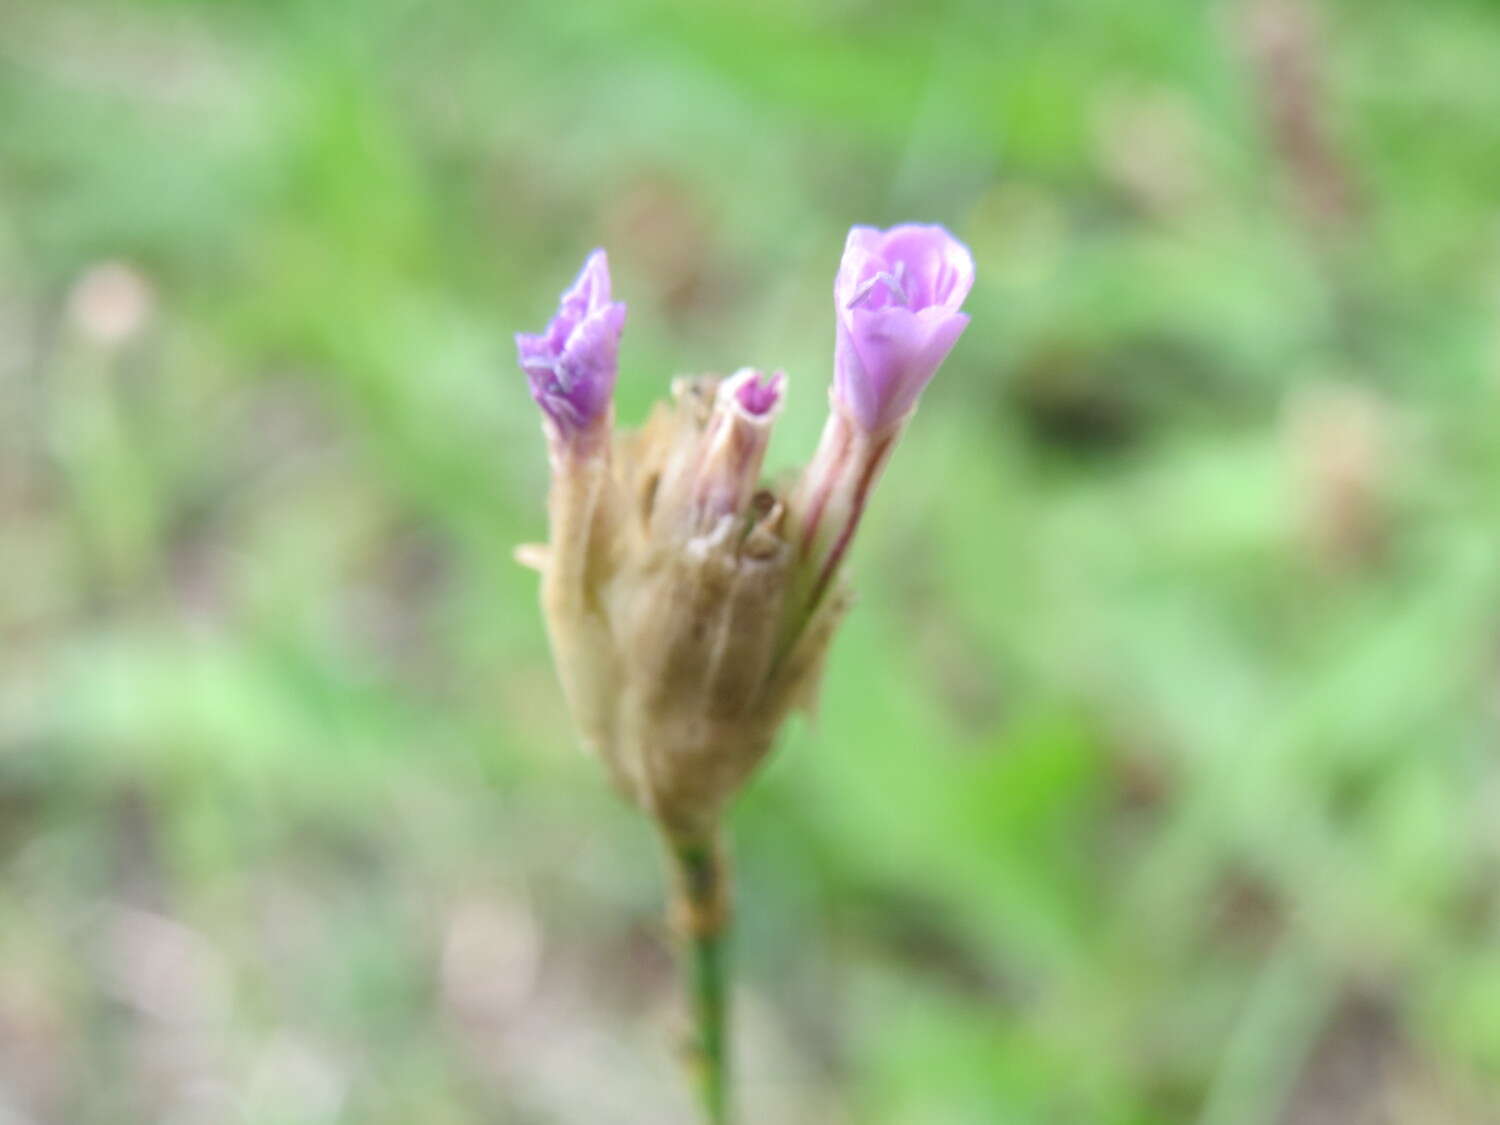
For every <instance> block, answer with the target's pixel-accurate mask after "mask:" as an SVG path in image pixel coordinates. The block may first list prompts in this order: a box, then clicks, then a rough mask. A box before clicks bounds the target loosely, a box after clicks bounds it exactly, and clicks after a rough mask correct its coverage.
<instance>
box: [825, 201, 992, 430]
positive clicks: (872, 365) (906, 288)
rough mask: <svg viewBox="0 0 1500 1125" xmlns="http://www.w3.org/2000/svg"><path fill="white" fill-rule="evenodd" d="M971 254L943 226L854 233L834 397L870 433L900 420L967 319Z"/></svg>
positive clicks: (838, 296)
mask: <svg viewBox="0 0 1500 1125" xmlns="http://www.w3.org/2000/svg"><path fill="white" fill-rule="evenodd" d="M973 284H974V259H973V257H972V256H971V255H970V254H969V251H968V248H967V247H965V246H964V244H963V243H962V242H959V241H958V239H956V238H954V237H953V236H952V235H951V234H949V233H948V231H947V230H945V229H944V228H942V227H940V226H923V225H918V224H914V223H907V224H904V225H902V226H896V227H891V228H890V229H889V230H885V231H881V230H876V229H875V228H874V227H854V228H853V229H852V230H850V231H849V239H848V241H847V242H846V243H845V244H844V259H843V262H842V263H841V265H840V266H839V272H838V277H837V279H836V280H835V281H834V285H833V293H834V311H835V314H836V316H837V337H836V339H835V344H834V375H833V396H834V400H835V404H836V405H837V406H838V407H840V408H841V409H843V410H844V411H846V412H847V413H848V414H849V416H850V418H851V419H852V420H853V421H854V422H856V423H857V424H858V425H859V426H860V427H861V428H862V429H864V430H866V431H868V432H870V433H872V434H876V433H881V432H882V431H884V430H887V429H889V428H890V427H892V426H894V425H896V424H897V423H899V422H900V421H902V420H903V419H904V418H905V417H906V415H907V414H908V413H910V412H911V409H912V407H913V406H915V405H916V402H917V397H918V396H919V395H920V394H921V393H922V390H923V388H924V387H926V386H927V384H928V382H929V381H930V380H931V379H932V377H933V375H934V374H936V372H937V369H938V367H939V366H940V365H941V364H942V362H943V360H944V359H946V358H947V356H948V353H949V352H950V351H951V350H952V349H953V345H954V344H955V343H957V342H958V338H959V336H960V335H962V333H963V330H964V328H965V327H967V326H968V323H969V318H968V316H967V315H966V314H964V313H962V312H960V311H959V309H960V306H962V305H963V302H964V298H965V297H967V296H968V295H969V290H970V288H972V286H973Z"/></svg>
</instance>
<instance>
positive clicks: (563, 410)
mask: <svg viewBox="0 0 1500 1125" xmlns="http://www.w3.org/2000/svg"><path fill="white" fill-rule="evenodd" d="M624 326H625V306H624V304H622V303H621V302H619V301H611V300H610V284H609V260H608V259H607V258H606V257H605V255H604V251H603V250H595V251H594V252H593V253H592V254H590V255H589V256H588V259H587V260H586V261H585V262H584V263H583V269H582V270H581V271H580V272H579V274H578V278H577V280H576V281H574V282H573V285H572V287H571V288H569V289H568V290H567V292H565V293H564V294H563V295H562V300H561V301H560V302H558V306H557V315H556V316H554V317H553V318H552V319H551V320H550V321H549V322H548V323H547V329H546V331H544V332H542V333H540V334H537V335H532V334H530V333H526V332H517V333H516V353H517V356H518V357H519V359H520V363H521V369H522V370H523V371H525V372H526V379H527V382H528V383H530V385H531V397H532V398H534V399H535V400H536V404H537V405H538V406H540V407H541V408H542V410H543V412H545V414H546V415H547V418H548V419H549V420H550V421H551V423H552V425H553V426H554V427H555V428H556V430H557V432H558V434H559V435H561V436H562V437H564V438H569V437H572V436H574V435H576V434H577V433H579V432H580V431H582V430H584V429H587V428H588V427H589V426H590V425H591V424H592V423H593V422H595V421H596V420H597V419H599V418H600V417H602V416H603V415H604V414H605V413H606V411H607V409H608V407H609V401H610V396H611V395H612V394H613V393H614V387H615V376H616V374H617V373H618V371H619V362H618V355H619V346H620V332H621V330H622V329H623V328H624Z"/></svg>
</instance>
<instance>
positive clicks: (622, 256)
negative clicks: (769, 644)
mask: <svg viewBox="0 0 1500 1125" xmlns="http://www.w3.org/2000/svg"><path fill="white" fill-rule="evenodd" d="M1247 6H1248V5H1247V3H1244V2H1242V3H1238V4H1235V3H1224V4H1219V5H1204V4H1200V3H1197V2H1196V0H1154V2H1151V3H1145V2H1137V3H1116V2H1110V3H1083V2H1081V0H1070V2H1058V3H1047V4H1043V3H1010V4H996V3H992V2H990V0H949V2H946V3H937V4H915V3H897V4H888V5H886V4H883V5H874V4H861V3H850V2H834V0H823V2H818V3H810V4H790V3H775V4H764V3H762V4H752V3H736V4H725V5H702V4H687V3H678V2H668V0H658V2H655V3H651V2H647V0H633V2H621V3H604V2H598V3H593V2H590V3H579V4H563V3H548V4H541V3H532V2H529V0H512V2H509V3H505V4H485V3H480V2H478V0H443V2H440V3H433V4H427V5H420V4H414V3H409V2H405V0H369V2H365V3H355V2H354V0H334V2H328V0H276V2H256V0H231V2H223V3H213V4H209V3H191V2H187V0H176V2H169V0H154V2H148V0H134V2H132V3H106V2H104V0H97V2H95V0H78V2H75V3H69V4H66V5H63V4H52V3H44V2H42V0H17V2H15V3H12V4H10V5H6V6H4V7H3V9H0V1119H4V1120H7V1121H8V1120H10V1119H11V1118H12V1117H14V1118H16V1119H17V1120H20V1121H37V1122H44V1121H68V1122H74V1123H78V1125H89V1123H93V1122H100V1123H102V1122H110V1123H112V1125H113V1123H116V1122H161V1121H215V1122H219V1121H230V1120H237V1119H242V1120H246V1121H253V1122H256V1123H260V1122H270V1123H279V1122H288V1123H292V1122H297V1123H311V1122H324V1121H326V1122H334V1121H339V1122H358V1123H360V1125H366V1123H369V1125H378V1123H384V1122H390V1123H392V1125H397V1123H408V1122H413V1121H420V1122H423V1123H424V1125H428V1123H433V1125H444V1123H447V1122H454V1123H459V1122H479V1121H486V1122H488V1121H504V1122H518V1123H522V1125H529V1123H532V1122H535V1123H543V1122H554V1121H557V1122H572V1121H579V1122H583V1121H587V1122H590V1123H596V1125H597V1123H609V1122H620V1123H622V1125H625V1123H639V1122H670V1121H685V1120H687V1119H688V1115H689V1113H690V1104H689V1101H688V1095H687V1091H686V1089H685V1088H684V1087H683V1085H682V1083H681V1082H680V1076H679V1074H678V1073H677V1072H676V1070H675V1062H674V1058H673V1046H674V1042H675V1024H674V1019H673V1014H672V1011H671V1006H672V1004H673V984H674V978H673V974H672V968H671V964H670V961H669V957H668V945H667V941H666V936H665V934H664V933H663V932H662V929H661V925H660V923H659V920H658V918H659V908H660V900H661V894H662V891H661V887H660V886H659V883H658V875H657V872H656V863H657V856H656V854H655V849H654V845H653V843H652V840H651V839H650V836H649V833H648V832H647V830H646V828H645V826H644V824H643V823H641V822H640V821H639V820H638V819H637V818H636V817H635V816H634V815H633V814H632V813H631V812H630V811H629V810H627V809H624V808H622V807H620V806H619V805H618V804H617V803H616V801H615V800H614V799H613V797H612V796H611V795H610V794H609V793H608V792H607V790H606V786H605V784H604V781H603V778H602V773H601V771H599V770H598V769H596V768H594V766H593V764H592V763H590V762H588V761H586V760H585V759H584V758H583V757H582V755H580V754H579V753H577V752H576V750H575V749H574V744H573V741H572V736H571V733H570V729H569V724H568V721H567V717H566V715H565V713H564V710H563V704H562V700H561V697H560V694H559V692H558V689H557V687H556V684H555V681H554V679H553V676H552V672H551V668H550V665H549V660H548V655H547V651H546V643H545V638H544V636H543V633H542V630H541V626H540V621H539V618H538V615H537V612H536V606H535V589H534V576H533V575H531V574H530V573H528V572H525V571H523V570H521V569H520V568H518V567H516V566H515V565H514V564H513V563H512V561H511V557H510V552H511V550H512V548H513V546H514V545H515V544H516V543H518V542H523V541H527V540H534V539H539V538H541V537H542V536H543V535H544V532H545V517H544V492H545V487H546V463H545V453H544V449H543V445H542V441H541V438H540V435H539V433H538V427H537V420H536V417H535V413H534V410H533V408H532V407H531V404H530V402H529V401H528V399H527V397H526V394H525V389H524V382H523V379H522V377H521V376H520V374H519V372H517V371H516V370H515V368H514V363H513V357H512V354H511V344H510V334H511V333H512V332H514V331H516V330H518V329H530V328H535V327H536V326H537V325H539V324H540V323H542V322H543V321H544V320H545V318H546V316H547V315H548V314H549V312H550V310H551V308H552V305H553V302H554V301H555V298H556V293H557V291H558V290H559V289H560V288H561V287H562V286H563V285H564V284H566V282H567V281H568V280H569V278H570V277H571V276H572V273H573V271H574V270H575V269H576V268H577V264H578V262H579V261H581V259H582V257H583V255H584V253H585V252H586V251H587V250H588V249H589V248H591V247H592V246H594V245H598V244H603V245H606V246H608V248H609V250H610V254H611V261H612V264H613V266H614V272H615V278H616V288H617V290H618V292H619V294H620V295H621V296H623V298H624V299H625V300H626V301H627V302H628V303H629V305H630V320H629V323H628V325H627V331H626V337H625V343H624V348H623V356H622V358H623V371H622V376H621V383H620V390H619V409H620V413H621V415H622V417H623V419H624V420H625V421H627V422H635V421H638V420H639V419H640V418H642V417H643V416H644V413H645V411H646V409H647V407H648V405H649V404H650V402H651V401H653V400H654V399H655V398H657V397H658V396H660V395H661V394H663V393H664V391H665V388H666V384H667V381H668V379H669V378H670V377H671V376H672V375H674V374H678V373H681V372H683V371H690V370H704V369H717V370H729V369H733V368H734V367H737V366H739V365H741V364H743V363H753V364H757V365H761V366H767V367H769V366H785V367H786V368H787V369H788V370H789V371H790V372H791V378H792V389H791V402H790V408H789V412H788V414H787V416H786V417H785V419H784V420H783V423H782V425H781V429H780V432H779V433H778V435H777V438H776V442H775V445H774V448H773V450H772V462H773V467H775V468H777V469H778V470H785V469H787V468H790V467H791V466H794V465H796V464H798V463H800V462H801V461H802V460H804V459H805V458H806V457H807V456H808V455H809V454H810V452H811V448H812V446H813V444H814V442H815V440H816V435H817V432H818V428H819V426H820V424H821V415H822V410H823V402H824V387H825V384H826V380H827V377H828V373H829V364H830V354H831V346H832V323H831V317H830V315H829V314H830V311H831V310H830V307H829V293H828V290H829V283H830V280H831V277H832V273H833V271H834V268H835V266H836V263H837V259H838V254H839V250H840V247H841V245H842V240H843V236H844V232H845V231H846V229H847V227H848V226H849V225H850V224H851V223H855V222H873V223H879V224H886V223H890V222H895V221H900V220H903V219H917V220H924V221H940V222H944V223H946V224H948V225H949V226H950V227H951V228H952V229H954V230H955V231H956V232H957V233H958V234H959V235H960V236H961V237H962V238H964V239H965V240H966V241H967V242H968V243H969V244H970V245H971V246H972V247H973V249H974V251H975V255H976V258H977V260H978V264H979V282H978V284H977V286H976V289H975V291H974V294H973V297H972V299H971V302H970V306H969V307H970V311H971V313H972V315H973V324H972V327H971V328H970V330H969V332H968V334H967V335H966V337H965V339H964V340H963V342H962V344H961V345H960V346H959V348H958V350H957V351H956V352H955V354H954V356H953V358H952V360H951V361H950V363H949V364H948V366H947V367H946V368H945V370H944V372H943V373H942V375H941V376H940V378H939V379H938V381H937V382H936V383H935V384H934V386H933V388H932V390H931V391H930V393H929V394H928V396H927V398H926V400H925V401H924V404H923V407H922V409H921V411H920V413H919V415H918V416H917V418H916V419H915V421H914V422H913V424H912V426H911V428H910V430H909V433H908V436H907V438H906V439H905V441H904V443H903V446H902V448H901V449H900V450H899V451H898V453H897V454H896V456H895V459H894V462H893V466H892V469H891V472H890V474H889V476H888V477H887V479H886V480H885V482H884V483H883V484H882V486H881V489H880V492H879V494H878V496H877V499H876V500H875V502H874V506H873V510H872V511H871V513H870V515H869V517H868V519H867V520H866V522H865V530H864V531H863V532H862V534H861V542H860V544H859V547H858V549H857V551H856V552H855V555H854V558H853V577H854V579H855V581H856V582H857V586H858V591H859V601H858V604H857V606H856V608H855V610H854V612H853V614H852V616H851V618H850V620H849V622H848V624H847V626H846V628H845V629H844V631H843V633H842V635H841V637H840V638H839V640H838V642H837V643H836V645H835V650H834V654H833V658H832V661H831V663H830V667H829V671H828V679H827V684H826V690H825V692H824V698H823V701H822V707H821V710H820V714H819V715H818V717H817V719H816V721H815V722H798V723H796V724H794V726H793V727H792V729H791V730H789V731H788V732H787V734H786V736H785V737H784V739H783V745H782V746H781V748H780V750H779V751H778V753H777V755H776V757H775V759H774V760H773V762H772V763H771V765H770V766H769V767H768V768H767V769H766V771H765V772H764V774H763V775H762V776H761V777H760V778H759V779H758V780H757V782H756V783H755V784H754V786H753V787H752V789H751V791H750V793H749V794H748V796H747V797H746V799H745V800H744V801H743V802H742V804H741V807H740V809H739V810H738V811H737V814H736V818H735V830H736V835H737V851H738V855H739V882H740V896H741V911H740V918H739V921H738V929H737V936H736V940H735V948H734V958H735V962H736V965H737V967H738V969H739V972H740V978H739V985H738V987H739V989H740V993H739V995H738V996H737V997H736V1009H737V1012H738V1016H739V1019H740V1021H741V1024H742V1026H741V1027H740V1028H739V1029H738V1030H737V1036H736V1039H737V1046H738V1048H739V1049H740V1050H742V1052H743V1053H744V1058H743V1060H742V1061H741V1062H740V1063H739V1064H737V1066H736V1072H737V1076H738V1080H739V1081H740V1082H741V1084H742V1089H741V1096H742V1099H743V1106H744V1108H745V1110H746V1111H747V1112H746V1113H745V1115H744V1119H745V1120H746V1121H747V1122H748V1121H756V1122H759V1121H776V1122H788V1123H793V1125H795V1123H798V1122H809V1123H810V1122H820V1123H821V1122H829V1121H832V1122H860V1123H865V1122H869V1123H874V1125H880V1123H891V1125H970V1123H973V1125H989V1123H992V1122H1006V1123H1032V1122H1035V1123H1037V1125H1054V1123H1066V1122H1078V1123H1081V1125H1158V1123H1160V1125H1173V1123H1178V1122H1201V1123H1203V1125H1256V1123H1261V1122H1264V1123H1267V1125H1270V1123H1273V1122H1287V1123H1290V1125H1310V1123H1311V1122H1313V1121H1315V1120H1319V1119H1320V1118H1318V1117H1316V1114H1317V1113H1318V1112H1320V1111H1322V1112H1329V1111H1328V1109H1327V1106H1329V1105H1334V1106H1335V1107H1336V1110H1335V1112H1336V1116H1335V1117H1333V1118H1328V1119H1336V1120H1339V1121H1341V1122H1349V1123H1351V1125H1360V1123H1361V1122H1365V1121H1370V1122H1374V1121H1377V1120H1385V1118H1380V1117H1378V1116H1376V1113H1377V1109H1376V1108H1375V1107H1376V1106H1377V1103H1382V1102H1383V1103H1386V1104H1387V1105H1394V1106H1398V1107H1400V1108H1399V1109H1398V1110H1393V1111H1392V1112H1396V1113H1397V1116H1396V1117H1394V1118H1390V1119H1391V1120H1401V1121H1407V1120H1411V1121H1416V1120H1432V1121H1437V1122H1450V1121H1451V1122H1455V1123H1462V1125H1479V1123H1482V1122H1489V1121H1496V1120H1500V1104H1497V1095H1496V1091H1497V1090H1500V1018H1497V1015H1496V1013H1497V1012H1500V961H1497V955H1496V953H1495V950H1496V949H1497V948H1500V900H1497V898H1496V895H1495V885H1494V878H1495V872H1496V869H1497V866H1496V865H1497V863H1500V832H1497V829H1496V824H1497V822H1500V820H1497V814H1496V801H1497V799H1500V798H1497V794H1500V765H1497V761H1496V759H1495V747H1496V744H1497V724H1500V711H1497V703H1496V700H1497V698H1500V697H1497V690H1500V563H1497V561H1496V560H1497V558H1500V409H1497V408H1500V316H1497V312H1500V243H1497V241H1496V239H1495V231H1496V214H1495V207H1494V201H1495V199H1496V198H1500V147H1497V146H1496V145H1495V144H1493V143H1492V142H1493V133H1494V128H1493V123H1494V122H1495V121H1496V120H1497V119H1500V83H1496V82H1495V81H1494V77H1493V76H1494V74H1496V73H1497V72H1500V18H1497V16H1496V14H1495V12H1494V10H1493V9H1492V7H1491V6H1490V5H1488V4H1487V3H1481V2H1478V0H1472V2H1462V0H1444V2H1439V3H1430V4H1425V5H1413V4H1404V3H1397V2H1394V0H1329V2H1328V3H1326V4H1324V5H1322V6H1321V11H1320V13H1319V19H1318V23H1319V24H1320V25H1321V27H1322V32H1323V33H1322V35H1321V36H1320V37H1317V38H1315V40H1314V44H1315V46H1314V47H1313V48H1312V49H1313V52H1314V54H1315V56H1316V60H1317V62H1318V65H1319V67H1320V69H1321V74H1322V82H1321V90H1320V93H1319V94H1318V101H1317V107H1316V112H1317V114H1318V115H1319V116H1320V117H1321V118H1322V120H1323V121H1324V123H1325V125H1326V131H1327V134H1328V137H1329V146H1330V148H1331V150H1332V152H1333V153H1334V155H1335V159H1336V162H1337V164H1338V165H1340V166H1341V167H1342V169H1343V173H1344V174H1345V175H1346V176H1347V177H1348V179H1349V181H1350V182H1351V183H1352V184H1353V185H1354V188H1355V195H1356V198H1357V199H1358V207H1357V209H1356V211H1355V212H1354V215H1353V218H1352V219H1351V220H1350V221H1349V223H1348V225H1347V226H1346V227H1344V228H1342V229H1333V230H1330V229H1327V228H1324V227H1319V226H1318V225H1317V224H1316V223H1314V222H1311V221H1309V220H1308V218H1307V217H1306V214H1305V212H1304V211H1302V210H1301V209H1299V205H1298V189H1297V185H1296V181H1295V177H1294V175H1293V173H1292V172H1291V170H1290V169H1289V167H1288V164H1287V162H1286V161H1285V160H1284V159H1282V158H1281V157H1280V156H1278V150H1277V148H1276V146H1275V145H1274V144H1273V143H1272V142H1271V139H1270V137H1269V135H1268V125H1267V116H1266V113H1265V110H1264V103H1263V101H1262V100H1261V98H1260V97H1259V95H1258V93H1257V83H1256V76H1255V75H1256V72H1255V70H1254V68H1253V66H1252V65H1251V63H1250V61H1249V60H1250V58H1251V56H1252V54H1253V52H1251V51H1250V50H1249V49H1248V47H1247V36H1249V35H1250V32H1249V31H1248V30H1247V27H1248V25H1247V22H1246V20H1245V19H1244V18H1243V13H1242V12H1240V11H1239V10H1238V9H1242V8H1245V7H1247ZM1263 6H1264V5H1263ZM1304 186H1305V185H1304ZM111 261H121V262H125V263H127V264H128V266H129V269H130V270H131V271H133V274H132V275H131V276H134V277H135V278H137V279H138V280H139V282H140V283H141V284H142V285H144V286H146V287H147V290H148V292H149V309H148V312H147V313H146V315H145V318H144V320H143V322H142V323H141V324H140V325H138V326H137V328H136V329H135V330H134V331H133V332H132V333H131V334H130V335H129V336H128V338H127V339H125V340H124V341H123V342H120V343H117V344H110V343H106V342H103V341H102V340H101V339H100V337H99V336H98V332H97V329H95V330H93V331H92V333H91V330H90V328H89V322H88V313H87V311H86V310H84V311H80V301H81V298H80V297H79V296H78V294H79V285H80V281H81V279H84V278H85V277H88V276H93V277H94V278H95V279H96V280H97V279H98V277H99V276H100V275H99V274H97V273H93V274H91V272H90V271H97V269H98V268H99V266H100V265H101V263H106V262H111ZM127 285H128V282H127ZM1351 1060H1352V1061H1351ZM1350 1067H1353V1068H1354V1073H1357V1074H1359V1075H1360V1079H1359V1081H1356V1082H1353V1083H1350V1082H1348V1081H1347V1080H1343V1084H1342V1085H1341V1084H1340V1082H1341V1078H1340V1076H1341V1075H1344V1074H1346V1073H1348V1072H1349V1068H1350ZM1329 1099H1332V1101H1330V1100H1329ZM236 1113H237V1114H239V1117H238V1118H237V1117H236V1116H235V1114H236ZM1486 1114H1488V1116H1486ZM1423 1115H1425V1116H1423Z"/></svg>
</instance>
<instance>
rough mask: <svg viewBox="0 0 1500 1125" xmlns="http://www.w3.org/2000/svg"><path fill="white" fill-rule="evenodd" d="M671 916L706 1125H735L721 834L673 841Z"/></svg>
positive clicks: (726, 881)
mask: <svg viewBox="0 0 1500 1125" xmlns="http://www.w3.org/2000/svg"><path fill="white" fill-rule="evenodd" d="M667 854H668V856H669V857H670V865H671V868H672V904H671V917H672V923H673V928H674V929H675V930H676V931H677V934H678V937H679V939H680V940H681V942H682V943H683V945H684V947H685V948H684V950H683V953H684V968H685V970H686V972H685V983H686V987H687V991H688V995H689V996H690V997H691V999H692V1008H693V1042H692V1046H691V1058H690V1065H691V1068H692V1071H693V1077H694V1080H695V1084H696V1085H697V1087H698V1097H699V1102H700V1104H701V1106H702V1108H703V1120H704V1122H705V1125H728V1122H729V1030H728V1024H729V951H728V930H729V870H728V863H727V862H726V857H725V853H724V847H723V844H722V842H721V840H720V838H719V837H718V836H717V834H715V835H712V836H709V837H708V838H706V839H693V840H682V839H672V838H669V839H668V840H667Z"/></svg>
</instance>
